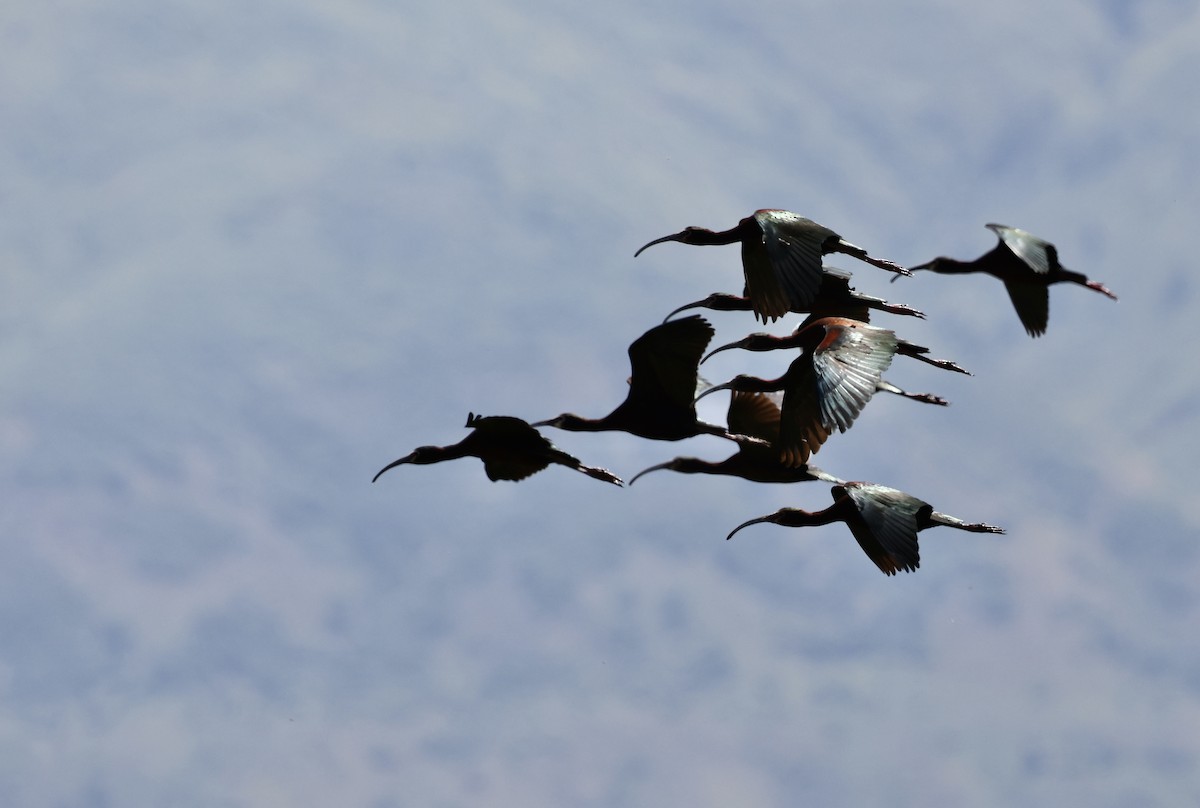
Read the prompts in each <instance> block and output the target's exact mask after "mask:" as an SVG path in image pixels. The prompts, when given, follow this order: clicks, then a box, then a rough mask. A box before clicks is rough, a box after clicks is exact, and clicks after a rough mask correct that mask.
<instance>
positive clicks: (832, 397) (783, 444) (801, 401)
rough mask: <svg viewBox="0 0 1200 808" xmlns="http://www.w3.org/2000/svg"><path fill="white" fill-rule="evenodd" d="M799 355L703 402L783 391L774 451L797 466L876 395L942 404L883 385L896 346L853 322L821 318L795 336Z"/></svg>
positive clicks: (885, 333)
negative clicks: (776, 370)
mask: <svg viewBox="0 0 1200 808" xmlns="http://www.w3.org/2000/svg"><path fill="white" fill-rule="evenodd" d="M796 336H797V340H796V343H797V346H798V347H800V348H803V349H804V352H803V353H802V354H801V355H800V356H799V357H797V358H796V359H795V360H793V361H792V363H791V365H790V366H789V367H788V369H787V372H786V373H784V375H782V376H780V377H779V378H777V379H761V378H759V377H757V376H746V375H740V376H736V377H734V378H733V379H731V380H730V381H728V382H725V383H724V384H718V385H714V386H713V387H710V388H709V389H707V390H705V391H704V392H702V393H701V394H700V395H699V396H698V397H697V398H698V399H699V398H703V397H704V396H706V395H709V394H710V393H714V392H716V391H718V390H739V391H742V392H758V393H766V392H774V391H779V390H782V391H783V406H782V415H781V418H780V426H779V440H778V443H777V448H778V450H779V452H780V460H781V461H782V462H783V463H784V464H785V465H788V466H792V467H797V466H800V465H803V464H805V463H807V462H808V457H809V455H810V454H811V453H813V452H817V451H819V450H820V448H821V446H822V445H823V444H824V443H825V441H826V440H827V439H828V437H829V436H830V435H831V434H832V433H833V431H834V430H835V429H836V430H838V431H840V432H845V431H846V430H847V429H849V428H850V426H851V425H852V424H853V423H854V421H855V419H856V418H858V415H859V413H861V412H862V410H863V407H865V406H866V404H867V402H868V401H870V400H871V397H872V396H873V395H875V393H876V392H889V393H894V394H896V395H900V396H904V397H906V398H911V399H914V400H917V401H922V402H925V403H927V404H939V405H943V406H944V405H945V404H946V403H947V402H946V401H945V399H942V398H940V397H938V396H934V395H931V394H929V393H908V392H906V391H904V390H901V389H900V388H899V387H896V386H895V385H893V384H890V383H888V382H886V381H884V380H883V378H882V376H883V372H884V371H885V370H887V368H888V366H890V365H891V363H892V357H893V356H894V355H895V354H896V349H897V344H898V341H897V339H896V335H895V333H894V332H892V331H890V330H888V329H886V328H878V327H876V326H872V325H867V324H866V323H862V322H859V321H857V320H848V319H845V318H841V317H826V318H824V319H821V320H817V321H816V322H815V323H812V324H811V325H809V326H807V327H805V328H803V329H801V330H800V332H799V333H798V334H797V335H796Z"/></svg>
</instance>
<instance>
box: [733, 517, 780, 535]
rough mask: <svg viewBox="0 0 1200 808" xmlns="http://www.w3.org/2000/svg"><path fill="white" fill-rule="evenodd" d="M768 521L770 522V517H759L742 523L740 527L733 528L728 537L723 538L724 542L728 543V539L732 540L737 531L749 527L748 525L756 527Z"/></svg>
mask: <svg viewBox="0 0 1200 808" xmlns="http://www.w3.org/2000/svg"><path fill="white" fill-rule="evenodd" d="M770 521H771V517H770V516H760V517H758V518H757V519H751V520H750V521H749V522H742V523H741V524H740V525H738V526H737V527H735V528H734V529H733V530H731V531H729V535H728V536H726V537H725V541H729V540H730V539H732V538H733V534H734V533H737V532H738V531H739V530H741V529H742V528H744V527H750V525H758V524H762V523H763V522H770Z"/></svg>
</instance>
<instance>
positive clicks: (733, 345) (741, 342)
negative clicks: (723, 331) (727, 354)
mask: <svg viewBox="0 0 1200 808" xmlns="http://www.w3.org/2000/svg"><path fill="white" fill-rule="evenodd" d="M745 342H746V341H745V340H744V339H740V340H738V341H737V342H731V343H729V344H728V345H722V346H721V347H720V348H713V349H712V350H711V351H709V352H708V353H706V354H705V355H704V356H703V357H702V358H701V359H700V364H702V365H703V364H704V363H705V362H707V361H708V360H709V359H710V358H711V357H712V356H713V354H719V353H720V352H721V351H730V350H733V349H734V348H744V347H746V346H745Z"/></svg>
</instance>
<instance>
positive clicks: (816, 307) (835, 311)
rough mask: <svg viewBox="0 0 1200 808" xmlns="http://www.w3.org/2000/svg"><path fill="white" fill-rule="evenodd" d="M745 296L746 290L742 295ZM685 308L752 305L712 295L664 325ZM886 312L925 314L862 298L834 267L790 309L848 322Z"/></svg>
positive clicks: (726, 308)
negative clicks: (806, 297)
mask: <svg viewBox="0 0 1200 808" xmlns="http://www.w3.org/2000/svg"><path fill="white" fill-rule="evenodd" d="M742 294H743V295H745V290H743V292H742ZM688 309H712V310H714V311H753V310H754V305H753V304H752V303H751V302H750V298H748V297H743V296H739V295H727V294H723V293H721V292H713V293H712V294H711V295H709V296H708V297H706V298H704V299H703V300H697V301H695V302H694V303H688V304H687V305H685V306H680V307H679V308H677V309H675V311H673V312H671V313H670V314H668V315H667V316H666V318H665V319H664V320H663V322H666V321H667V320H670V319H671V318H672V317H674V316H675V315H676V314H678V313H679V312H681V311H687V310H688ZM872 309H875V310H876V311H885V312H888V313H890V314H901V315H905V316H908V317H921V318H924V317H925V313H924V312H921V311H918V310H917V309H914V308H913V307H912V306H905V305H904V304H902V303H889V302H888V301H886V300H884V299H883V298H882V297H874V296H872V295H864V294H863V293H862V292H859V291H857V290H856V289H854V287H852V286H851V285H850V273H849V272H847V271H846V270H844V269H835V268H833V267H822V268H821V285H820V287H819V288H818V289H817V294H816V297H814V298H813V300H812V302H811V303H809V304H808V305H807V306H804V307H802V308H799V309H792V311H794V312H796V313H798V314H811V315H812V318H813V319H819V318H821V317H848V318H850V319H851V320H862V321H863V322H864V323H866V322H870V319H871V310H872Z"/></svg>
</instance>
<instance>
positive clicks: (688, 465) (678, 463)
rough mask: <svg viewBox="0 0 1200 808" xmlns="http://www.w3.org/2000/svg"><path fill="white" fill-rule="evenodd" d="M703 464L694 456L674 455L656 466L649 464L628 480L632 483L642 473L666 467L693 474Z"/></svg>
mask: <svg viewBox="0 0 1200 808" xmlns="http://www.w3.org/2000/svg"><path fill="white" fill-rule="evenodd" d="M703 464H704V461H702V460H700V459H698V458H695V457H676V458H675V459H673V460H668V461H667V462H666V463H659V464H658V465H657V466H651V467H650V468H648V469H642V470H641V471H639V472H638V473H637V474H635V475H633V479H632V480H630V481H629V484H630V485H633V484H634V483H635V482H636V481H637V478H638V477H641V476H642V475H643V474H649V473H650V472H652V471H662V470H663V469H667V470H669V471H678V472H681V473H683V474H694V473H695V472H697V471H699V470H700V467H701V466H702V465H703Z"/></svg>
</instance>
